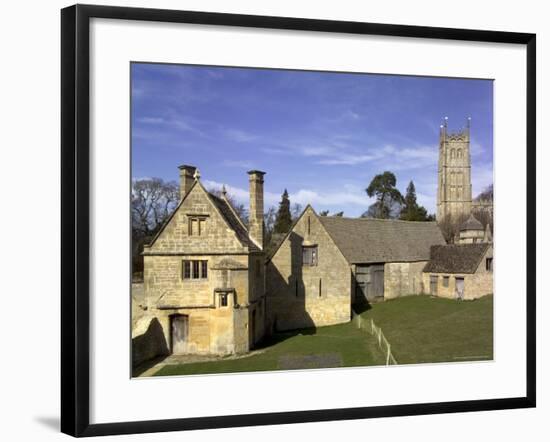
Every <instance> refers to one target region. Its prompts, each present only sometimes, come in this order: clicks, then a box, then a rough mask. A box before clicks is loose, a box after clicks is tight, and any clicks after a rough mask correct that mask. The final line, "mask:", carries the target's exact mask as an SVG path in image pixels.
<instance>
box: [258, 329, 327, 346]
mask: <svg viewBox="0 0 550 442" xmlns="http://www.w3.org/2000/svg"><path fill="white" fill-rule="evenodd" d="M315 334H317V328H315V327H310V328H301V329H297V330H288V331H284V332H276V333H273V334H272V335H271V336H269V337H266V338H264V339H263V340H262V341H261V342H259V343H257V344H256V345H255V346H254V350H261V349H267V348H269V347H273V346H274V345H276V344H279V343H281V342H283V341H286V340H287V339H290V338H293V337H295V336H300V335H302V336H309V335H315Z"/></svg>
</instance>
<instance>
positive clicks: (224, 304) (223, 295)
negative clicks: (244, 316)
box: [220, 293, 227, 307]
mask: <svg viewBox="0 0 550 442" xmlns="http://www.w3.org/2000/svg"><path fill="white" fill-rule="evenodd" d="M220 307H227V293H221V294H220Z"/></svg>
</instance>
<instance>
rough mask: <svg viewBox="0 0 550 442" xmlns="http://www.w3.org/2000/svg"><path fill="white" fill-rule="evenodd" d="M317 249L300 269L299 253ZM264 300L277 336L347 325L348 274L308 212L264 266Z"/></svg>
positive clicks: (349, 274) (349, 275)
mask: <svg viewBox="0 0 550 442" xmlns="http://www.w3.org/2000/svg"><path fill="white" fill-rule="evenodd" d="M304 246H306V247H308V246H309V247H312V246H317V254H318V256H317V264H316V265H314V266H307V265H302V248H303V247H304ZM266 283H267V299H268V312H269V315H270V320H271V326H272V327H273V328H275V329H276V330H289V329H295V328H302V327H315V326H323V325H330V324H339V323H343V322H347V321H349V320H350V318H351V270H350V267H349V264H348V263H347V261H346V259H345V258H344V256H343V255H342V253H341V252H340V250H339V249H338V248H337V247H336V245H335V244H334V242H333V240H332V238H331V237H330V236H329V235H328V233H327V231H326V230H325V228H324V227H323V225H322V223H321V222H320V221H319V217H318V216H317V214H316V213H315V212H314V211H313V209H312V208H311V207H309V206H308V207H307V208H306V209H305V211H304V213H303V214H302V215H301V217H300V219H299V220H298V221H297V222H296V223H295V225H294V226H293V229H292V231H291V232H290V233H289V234H288V235H287V236H286V238H285V239H284V241H283V242H282V243H281V245H280V246H279V248H278V249H277V250H276V251H275V252H274V254H273V256H272V257H271V259H270V260H269V261H268V262H267V275H266Z"/></svg>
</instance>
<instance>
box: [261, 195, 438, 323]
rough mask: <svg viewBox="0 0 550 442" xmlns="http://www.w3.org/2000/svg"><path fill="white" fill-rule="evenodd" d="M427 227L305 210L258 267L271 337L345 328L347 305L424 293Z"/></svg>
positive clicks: (430, 235)
mask: <svg viewBox="0 0 550 442" xmlns="http://www.w3.org/2000/svg"><path fill="white" fill-rule="evenodd" d="M443 244H445V240H444V238H443V235H442V234H441V231H440V229H439V227H438V226H437V224H436V223H435V222H410V221H398V220H380V219H371V218H344V217H333V216H319V215H317V213H316V212H315V211H314V210H313V208H312V207H311V206H307V207H306V208H305V210H304V211H303V213H302V214H301V216H300V217H299V218H298V219H297V220H296V222H295V223H294V225H293V226H292V229H291V230H290V232H289V233H288V234H287V235H286V236H285V237H284V238H283V240H282V241H281V242H280V244H279V245H278V246H277V247H276V248H275V249H274V250H273V252H272V253H271V255H270V256H269V257H268V259H267V262H266V277H267V282H266V287H267V305H268V318H269V319H268V320H269V326H270V327H271V329H272V330H274V331H281V330H289V329H296V328H303V327H314V326H322V325H331V324H339V323H343V322H347V321H349V320H350V319H351V308H352V304H354V303H357V304H361V303H365V302H373V301H379V300H384V299H391V298H395V297H398V296H402V295H409V294H420V293H423V292H424V285H423V276H422V270H423V269H424V267H425V266H426V264H427V262H428V260H429V258H430V246H432V245H443Z"/></svg>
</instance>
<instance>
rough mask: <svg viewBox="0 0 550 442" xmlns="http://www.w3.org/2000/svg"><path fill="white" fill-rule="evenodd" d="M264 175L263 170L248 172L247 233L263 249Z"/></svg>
mask: <svg viewBox="0 0 550 442" xmlns="http://www.w3.org/2000/svg"><path fill="white" fill-rule="evenodd" d="M264 175H265V172H261V171H259V170H251V171H249V172H248V176H249V178H248V180H249V189H250V211H249V215H248V234H249V235H250V238H251V239H252V241H254V243H256V245H257V246H258V247H259V248H260V249H262V250H263V249H264Z"/></svg>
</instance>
